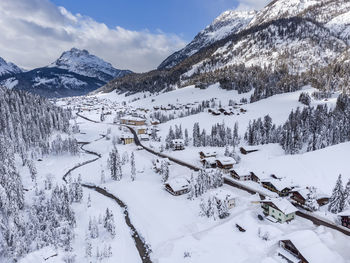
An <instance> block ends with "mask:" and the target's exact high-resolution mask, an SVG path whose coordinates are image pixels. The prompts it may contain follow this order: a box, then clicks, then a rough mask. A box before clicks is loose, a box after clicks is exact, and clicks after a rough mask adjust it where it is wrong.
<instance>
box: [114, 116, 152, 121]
mask: <svg viewBox="0 0 350 263" xmlns="http://www.w3.org/2000/svg"><path fill="white" fill-rule="evenodd" d="M120 119H121V120H126V121H146V120H145V119H143V118H139V117H133V116H125V117H122V118H120Z"/></svg>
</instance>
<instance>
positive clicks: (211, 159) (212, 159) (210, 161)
mask: <svg viewBox="0 0 350 263" xmlns="http://www.w3.org/2000/svg"><path fill="white" fill-rule="evenodd" d="M203 160H205V161H206V162H207V163H209V164H215V163H216V158H215V157H207V158H204V159H203Z"/></svg>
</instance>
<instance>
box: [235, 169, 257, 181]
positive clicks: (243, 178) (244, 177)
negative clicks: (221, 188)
mask: <svg viewBox="0 0 350 263" xmlns="http://www.w3.org/2000/svg"><path fill="white" fill-rule="evenodd" d="M230 174H231V176H232V177H233V178H234V179H236V180H238V181H250V180H251V178H252V176H251V174H252V173H251V172H249V173H245V174H238V172H236V170H234V169H231V170H230Z"/></svg>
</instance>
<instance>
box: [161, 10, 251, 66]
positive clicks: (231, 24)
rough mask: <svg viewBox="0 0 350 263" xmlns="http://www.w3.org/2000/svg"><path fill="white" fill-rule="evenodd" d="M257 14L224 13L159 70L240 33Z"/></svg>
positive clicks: (169, 58)
mask: <svg viewBox="0 0 350 263" xmlns="http://www.w3.org/2000/svg"><path fill="white" fill-rule="evenodd" d="M255 14H256V12H255V11H251V12H237V11H232V10H228V11H226V12H224V13H222V14H221V15H220V16H219V17H217V18H216V19H215V20H214V21H213V23H211V24H210V25H209V26H207V27H206V28H205V29H204V30H202V31H201V32H199V33H198V34H197V36H196V37H195V38H194V39H193V41H192V42H191V43H189V44H188V45H187V46H186V47H184V48H183V49H181V50H180V51H177V52H175V53H174V54H172V55H171V56H169V57H168V58H167V59H166V60H164V61H163V62H162V63H161V64H160V65H159V67H158V69H169V68H172V67H174V66H175V65H177V64H178V63H180V62H181V61H183V60H184V59H186V58H187V57H190V56H192V55H193V54H195V53H197V52H198V51H199V50H200V49H202V48H205V47H208V46H209V45H211V44H213V43H214V42H216V41H218V40H221V39H224V38H225V37H227V36H229V35H231V34H235V33H238V32H240V31H241V30H242V29H243V28H245V27H246V26H247V24H249V22H250V21H251V20H252V18H253V17H254V15H255Z"/></svg>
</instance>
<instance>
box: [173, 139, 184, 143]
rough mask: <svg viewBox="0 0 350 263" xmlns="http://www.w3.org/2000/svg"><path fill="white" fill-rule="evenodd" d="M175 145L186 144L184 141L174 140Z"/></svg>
mask: <svg viewBox="0 0 350 263" xmlns="http://www.w3.org/2000/svg"><path fill="white" fill-rule="evenodd" d="M173 143H174V144H184V143H185V141H184V140H183V139H175V140H173Z"/></svg>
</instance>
